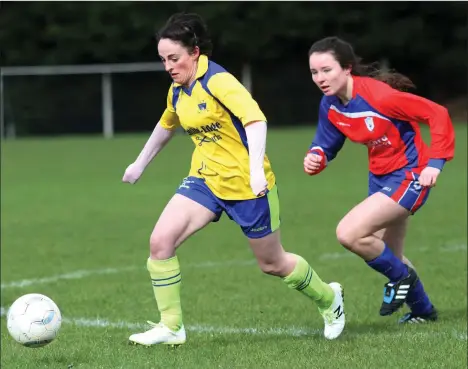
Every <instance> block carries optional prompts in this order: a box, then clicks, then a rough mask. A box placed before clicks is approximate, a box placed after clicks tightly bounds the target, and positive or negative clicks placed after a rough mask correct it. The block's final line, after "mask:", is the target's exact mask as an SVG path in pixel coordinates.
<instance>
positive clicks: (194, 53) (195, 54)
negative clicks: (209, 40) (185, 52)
mask: <svg viewBox="0 0 468 369" xmlns="http://www.w3.org/2000/svg"><path fill="white" fill-rule="evenodd" d="M191 56H192V57H193V58H194V59H198V57H199V56H200V48H199V47H198V46H194V48H193V51H192V54H191Z"/></svg>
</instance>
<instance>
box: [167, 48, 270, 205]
mask: <svg viewBox="0 0 468 369" xmlns="http://www.w3.org/2000/svg"><path fill="white" fill-rule="evenodd" d="M254 121H266V118H265V115H264V114H263V113H262V111H261V110H260V108H259V106H258V104H257V102H256V101H255V100H254V99H253V98H252V96H251V95H250V93H249V92H248V91H247V89H246V88H245V87H244V86H243V85H242V84H241V83H240V82H239V81H238V80H237V79H236V78H235V77H234V76H233V75H232V74H230V73H229V72H227V71H226V70H225V69H224V68H223V67H221V66H220V65H218V64H216V63H214V62H213V61H211V60H208V57H207V56H205V55H201V56H200V58H199V61H198V69H197V74H196V79H195V81H194V82H193V83H192V85H191V86H190V87H189V88H186V87H184V86H181V85H180V84H178V83H175V82H174V83H173V84H172V85H171V87H170V89H169V93H168V96H167V107H166V110H165V111H164V113H163V115H162V117H161V120H160V124H161V126H162V127H163V128H165V129H168V130H173V129H176V128H177V127H179V126H181V127H182V128H183V129H184V130H185V132H186V133H187V134H188V135H189V136H190V137H191V139H192V141H193V143H194V144H195V150H194V152H193V155H192V163H191V168H190V172H189V176H191V177H198V178H202V179H203V180H204V181H205V183H206V185H207V186H208V187H209V189H210V190H211V191H212V192H213V193H214V194H215V195H216V196H217V197H219V198H220V199H225V200H247V199H253V198H255V197H256V196H255V194H254V193H253V192H252V189H251V188H250V164H249V152H248V142H247V135H246V133H245V128H244V126H245V125H246V124H248V123H250V122H254ZM264 169H265V176H266V179H267V182H268V189H269V190H271V189H272V188H273V186H274V185H275V176H274V173H273V171H272V169H271V165H270V162H269V160H268V157H267V156H266V155H265V159H264Z"/></svg>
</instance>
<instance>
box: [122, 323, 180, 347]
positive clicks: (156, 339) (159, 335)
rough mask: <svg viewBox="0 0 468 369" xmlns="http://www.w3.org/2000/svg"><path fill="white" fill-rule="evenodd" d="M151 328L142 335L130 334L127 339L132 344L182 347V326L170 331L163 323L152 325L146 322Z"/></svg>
mask: <svg viewBox="0 0 468 369" xmlns="http://www.w3.org/2000/svg"><path fill="white" fill-rule="evenodd" d="M148 324H149V325H150V326H151V327H152V328H151V329H150V330H148V331H146V332H143V333H135V334H132V335H131V336H130V338H129V340H130V342H132V343H134V344H139V345H144V346H152V345H159V344H162V345H174V346H176V345H182V344H184V343H185V340H186V335H185V328H184V326H182V327H181V328H180V329H179V330H178V331H171V330H170V329H169V328H168V327H167V326H165V325H164V324H163V323H157V324H156V323H153V322H150V321H148Z"/></svg>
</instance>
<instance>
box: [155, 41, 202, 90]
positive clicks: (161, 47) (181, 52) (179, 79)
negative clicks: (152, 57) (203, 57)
mask: <svg viewBox="0 0 468 369" xmlns="http://www.w3.org/2000/svg"><path fill="white" fill-rule="evenodd" d="M158 53H159V56H160V58H161V61H162V62H163V64H164V67H165V68H166V71H167V72H168V73H169V74H170V75H171V77H172V79H173V80H174V82H176V83H180V84H182V85H187V84H189V83H190V80H191V79H192V78H193V77H194V76H195V73H196V69H197V59H198V56H199V55H200V53H199V50H198V47H196V48H195V51H194V52H193V53H192V54H189V52H188V51H187V49H186V48H185V47H184V46H182V44H180V43H179V42H176V41H172V40H170V39H167V38H162V39H161V40H159V43H158Z"/></svg>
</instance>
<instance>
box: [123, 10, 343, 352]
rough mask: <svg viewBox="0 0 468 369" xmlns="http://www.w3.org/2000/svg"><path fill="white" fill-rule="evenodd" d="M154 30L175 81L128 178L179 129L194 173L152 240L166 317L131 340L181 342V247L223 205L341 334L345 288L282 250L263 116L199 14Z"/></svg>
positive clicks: (154, 274) (264, 260)
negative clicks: (218, 58)
mask: <svg viewBox="0 0 468 369" xmlns="http://www.w3.org/2000/svg"><path fill="white" fill-rule="evenodd" d="M158 36H159V37H158V38H159V41H158V52H159V55H160V57H161V60H162V62H163V63H164V65H165V68H166V71H167V72H168V73H169V74H170V75H171V77H172V79H173V83H172V85H171V87H170V89H169V94H168V97H167V108H166V110H165V111H164V113H163V115H162V117H161V119H160V121H159V123H158V124H157V125H156V127H155V129H154V131H153V133H152V134H151V136H150V138H149V139H148V141H147V143H146V145H145V146H144V148H143V150H142V151H141V153H140V155H139V156H138V157H137V159H136V161H135V162H134V163H132V164H130V165H129V166H128V168H127V169H126V171H125V174H124V176H123V181H124V182H128V183H132V184H133V183H135V182H136V181H137V180H138V179H139V178H140V176H141V175H142V173H143V171H144V169H145V168H146V166H147V165H148V164H149V163H150V162H151V160H152V159H153V158H154V157H155V156H156V155H157V154H158V153H159V152H160V151H161V149H162V148H163V147H164V145H165V144H166V143H167V142H168V141H169V140H170V138H171V137H172V136H173V134H174V132H175V130H176V128H177V127H182V128H183V129H184V130H185V132H186V133H187V134H188V135H189V136H190V137H191V138H192V141H193V143H194V144H195V150H194V152H193V156H192V163H191V169H190V172H189V174H188V177H186V178H185V179H184V180H183V181H182V184H181V185H180V186H179V188H178V190H177V191H176V194H175V195H174V196H173V197H172V199H171V200H170V201H169V203H168V204H167V205H166V207H165V209H164V211H163V212H162V214H161V215H160V218H159V220H158V222H157V223H156V225H155V227H154V230H153V233H152V234H151V238H150V257H149V258H148V260H147V268H148V271H149V273H150V276H151V281H152V284H153V290H154V295H155V298H156V303H157V306H158V309H159V312H160V314H161V320H160V323H158V324H154V323H152V329H150V330H148V331H146V332H144V333H138V334H133V335H132V336H130V341H131V342H133V343H138V344H143V345H154V344H183V343H184V342H185V339H186V334H185V330H184V326H183V323H182V311H181V302H180V285H181V283H180V282H181V271H180V267H179V261H178V259H177V256H176V249H177V247H179V246H180V245H181V244H182V243H183V242H184V241H185V240H186V239H187V238H188V237H190V236H191V235H192V234H194V233H195V232H197V231H198V230H200V229H202V228H204V227H205V226H207V225H208V224H209V223H211V222H216V221H218V220H219V218H220V216H221V215H222V213H223V212H225V213H226V214H227V216H228V217H229V218H230V219H232V220H233V221H234V222H236V223H237V224H238V225H239V226H240V227H241V229H242V231H243V232H244V234H245V235H246V236H247V239H248V241H249V244H250V247H251V248H252V251H253V253H254V255H255V257H256V258H257V261H258V264H259V266H260V268H261V269H262V271H263V272H264V273H267V274H271V275H274V276H278V277H281V278H282V279H283V281H284V282H285V283H286V285H288V286H289V287H291V288H294V289H296V290H298V291H300V292H302V293H303V294H305V295H306V296H308V297H309V298H311V299H312V300H313V301H315V303H316V304H317V307H318V309H319V312H320V313H321V315H322V316H323V318H324V322H325V328H324V335H325V337H326V338H327V339H334V338H337V337H338V336H339V335H340V334H341V332H342V331H343V328H344V325H345V315H344V310H343V293H342V288H341V285H340V284H338V283H330V284H326V283H324V282H322V280H321V279H320V277H319V276H318V275H317V273H316V272H315V271H314V270H313V269H312V268H311V267H310V266H309V264H308V263H307V261H306V260H304V259H303V258H302V257H300V256H298V255H294V254H291V253H287V252H285V251H284V249H283V246H282V245H281V241H280V231H279V226H280V218H279V202H278V192H277V188H276V185H275V176H274V174H273V171H272V170H271V166H270V162H269V160H268V158H267V156H266V155H265V146H266V132H267V127H266V118H265V116H264V115H263V113H262V111H261V110H260V108H259V107H258V105H257V103H256V102H255V101H254V100H253V99H252V97H251V95H250V94H249V92H248V91H247V90H246V89H245V88H244V87H243V86H242V85H241V84H240V83H239V82H238V81H237V79H236V78H235V77H234V76H233V75H231V74H230V73H228V72H227V71H226V70H225V69H224V68H222V67H221V66H219V65H218V64H216V63H214V62H213V61H211V60H209V56H210V54H211V49H212V45H211V41H210V39H209V36H208V31H207V28H206V25H205V24H204V22H203V20H202V19H201V18H200V17H199V16H198V15H196V14H176V15H173V16H172V17H171V18H170V19H169V20H168V22H167V23H166V25H165V26H164V27H163V28H162V30H161V31H160V32H159V35H158ZM174 219H176V220H177V221H174Z"/></svg>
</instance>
